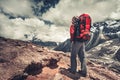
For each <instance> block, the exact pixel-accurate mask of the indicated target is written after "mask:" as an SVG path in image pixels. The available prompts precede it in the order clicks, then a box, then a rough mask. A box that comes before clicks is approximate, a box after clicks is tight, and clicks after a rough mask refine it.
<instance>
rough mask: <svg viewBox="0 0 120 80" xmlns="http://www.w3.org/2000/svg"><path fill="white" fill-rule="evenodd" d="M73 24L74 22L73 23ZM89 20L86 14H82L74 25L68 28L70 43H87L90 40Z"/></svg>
mask: <svg viewBox="0 0 120 80" xmlns="http://www.w3.org/2000/svg"><path fill="white" fill-rule="evenodd" d="M74 22H75V21H74ZM90 28H91V18H90V16H89V15H88V14H82V15H80V16H79V17H78V18H77V19H76V22H75V24H74V23H73V24H72V25H71V27H70V35H71V41H83V42H84V41H88V40H90Z"/></svg>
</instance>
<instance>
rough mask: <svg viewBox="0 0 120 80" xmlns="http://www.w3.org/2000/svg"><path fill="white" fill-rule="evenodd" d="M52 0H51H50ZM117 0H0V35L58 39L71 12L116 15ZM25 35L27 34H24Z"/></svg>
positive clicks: (94, 16) (66, 34)
mask: <svg viewBox="0 0 120 80" xmlns="http://www.w3.org/2000/svg"><path fill="white" fill-rule="evenodd" d="M52 1H53V2H52ZM119 3H120V0H89V1H88V0H0V36H3V37H7V38H12V39H21V40H31V39H32V37H33V36H35V37H36V38H38V39H41V40H43V41H56V42H62V41H64V40H66V39H67V38H69V26H70V24H71V18H72V17H73V16H79V15H80V14H82V13H88V14H90V16H91V18H92V22H98V21H103V20H105V19H106V18H107V19H108V18H110V19H120V15H119V14H120V5H119ZM25 35H27V37H25Z"/></svg>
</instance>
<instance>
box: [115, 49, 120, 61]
mask: <svg viewBox="0 0 120 80" xmlns="http://www.w3.org/2000/svg"><path fill="white" fill-rule="evenodd" d="M115 59H117V60H118V61H120V47H119V48H118V50H117V51H116V52H115Z"/></svg>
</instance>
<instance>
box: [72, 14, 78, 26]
mask: <svg viewBox="0 0 120 80" xmlns="http://www.w3.org/2000/svg"><path fill="white" fill-rule="evenodd" d="M79 21H80V20H79V17H78V16H74V17H73V18H72V24H74V25H77V24H79Z"/></svg>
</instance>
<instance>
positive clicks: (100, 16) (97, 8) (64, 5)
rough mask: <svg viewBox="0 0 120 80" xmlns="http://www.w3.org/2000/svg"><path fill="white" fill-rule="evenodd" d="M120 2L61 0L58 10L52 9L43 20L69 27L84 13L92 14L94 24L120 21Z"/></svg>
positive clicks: (119, 0) (111, 0)
mask: <svg viewBox="0 0 120 80" xmlns="http://www.w3.org/2000/svg"><path fill="white" fill-rule="evenodd" d="M119 2H120V0H90V1H88V0H61V1H60V3H59V4H58V5H57V6H56V8H51V9H50V10H49V11H48V12H47V13H45V14H44V15H43V18H44V19H47V20H51V21H52V22H54V23H55V24H58V25H65V26H69V24H70V23H71V18H72V17H73V16H79V15H80V14H82V13H88V14H90V16H91V18H92V21H93V22H97V21H102V20H104V19H106V18H113V19H115V18H117V19H120V16H119V13H120V6H119ZM118 9H119V10H118Z"/></svg>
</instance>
